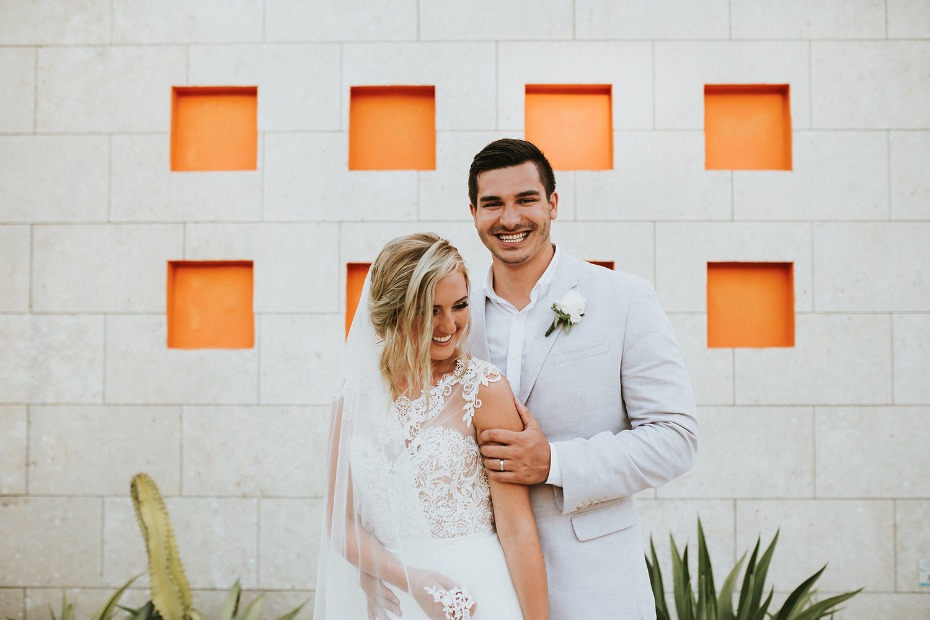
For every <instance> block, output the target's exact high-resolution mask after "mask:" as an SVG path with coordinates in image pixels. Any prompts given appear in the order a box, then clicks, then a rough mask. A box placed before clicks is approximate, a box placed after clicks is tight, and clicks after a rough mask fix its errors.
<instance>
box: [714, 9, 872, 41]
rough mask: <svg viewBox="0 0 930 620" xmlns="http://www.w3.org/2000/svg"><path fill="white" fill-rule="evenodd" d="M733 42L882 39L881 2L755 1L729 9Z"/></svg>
mask: <svg viewBox="0 0 930 620" xmlns="http://www.w3.org/2000/svg"><path fill="white" fill-rule="evenodd" d="M731 20H732V26H731V27H732V35H733V38H734V39H884V38H885V4H884V3H883V2H881V1H880V0H853V1H852V2H848V1H844V0H828V1H826V2H804V0H757V1H755V2H737V3H735V4H733V5H732V6H731Z"/></svg>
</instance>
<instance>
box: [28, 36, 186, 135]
mask: <svg viewBox="0 0 930 620" xmlns="http://www.w3.org/2000/svg"><path fill="white" fill-rule="evenodd" d="M186 62H187V52H186V48H185V47H180V46H177V47H171V46H124V47H45V48H41V49H39V64H38V67H39V68H38V81H39V83H38V105H37V111H36V123H37V126H38V131H40V132H126V131H137V132H167V131H168V130H169V126H170V125H169V124H170V120H171V87H172V86H174V85H177V84H184V83H185V79H186Z"/></svg>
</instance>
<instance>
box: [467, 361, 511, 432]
mask: <svg viewBox="0 0 930 620" xmlns="http://www.w3.org/2000/svg"><path fill="white" fill-rule="evenodd" d="M502 376H503V375H502V374H501V371H500V370H498V369H497V368H496V367H495V366H493V365H492V364H490V363H488V362H485V361H482V360H479V359H476V358H471V359H470V360H469V361H468V366H467V367H466V369H465V376H464V377H463V378H462V397H463V398H464V399H465V415H464V416H462V421H463V422H465V424H466V425H468V427H469V428H471V422H472V418H474V417H475V410H476V409H480V408H481V399H480V398H478V389H479V388H480V387H481V386H482V385H484V386H488V385H490V384H492V383H497V382H498V381H500V380H501V377H502Z"/></svg>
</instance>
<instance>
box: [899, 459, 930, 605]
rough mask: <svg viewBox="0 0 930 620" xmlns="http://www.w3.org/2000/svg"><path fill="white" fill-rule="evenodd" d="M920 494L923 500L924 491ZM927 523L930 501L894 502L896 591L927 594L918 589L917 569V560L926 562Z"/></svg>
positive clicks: (929, 539)
mask: <svg viewBox="0 0 930 620" xmlns="http://www.w3.org/2000/svg"><path fill="white" fill-rule="evenodd" d="M925 471H926V470H925ZM923 495H924V497H926V495H927V494H926V492H924V494H923ZM928 521H930V501H928V500H927V499H922V500H916V499H915V500H906V499H901V500H898V501H896V502H895V530H896V537H897V540H896V549H897V572H896V589H897V591H898V592H926V589H927V588H926V586H924V587H921V586H920V581H919V580H918V578H917V576H918V575H917V567H918V562H920V560H926V559H927V550H928V549H930V528H928V527H927V522H928ZM924 599H926V595H924Z"/></svg>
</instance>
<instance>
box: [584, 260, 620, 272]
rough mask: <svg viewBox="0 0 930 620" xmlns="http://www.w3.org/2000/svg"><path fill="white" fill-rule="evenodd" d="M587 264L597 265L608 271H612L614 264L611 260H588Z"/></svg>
mask: <svg viewBox="0 0 930 620" xmlns="http://www.w3.org/2000/svg"><path fill="white" fill-rule="evenodd" d="M588 262H589V263H591V264H592V265H599V266H601V267H606V268H607V269H610V270H613V268H614V262H613V261H612V260H589V261H588Z"/></svg>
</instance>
